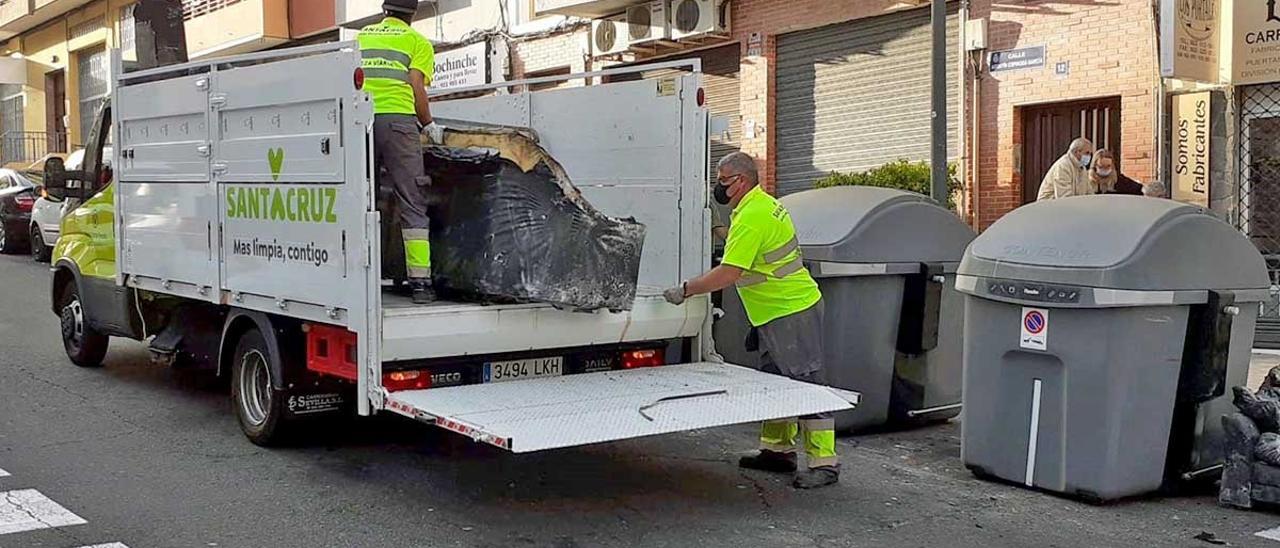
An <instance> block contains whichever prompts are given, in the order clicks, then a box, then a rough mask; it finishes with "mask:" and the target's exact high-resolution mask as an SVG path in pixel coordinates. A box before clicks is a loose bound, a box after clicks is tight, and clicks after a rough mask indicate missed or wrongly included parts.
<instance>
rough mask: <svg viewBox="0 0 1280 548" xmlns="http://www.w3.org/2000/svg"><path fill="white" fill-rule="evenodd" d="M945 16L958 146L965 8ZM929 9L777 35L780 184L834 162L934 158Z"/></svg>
mask: <svg viewBox="0 0 1280 548" xmlns="http://www.w3.org/2000/svg"><path fill="white" fill-rule="evenodd" d="M948 13H949V15H948V17H947V73H948V78H947V84H948V90H947V93H948V97H947V103H948V109H947V111H948V112H947V117H948V118H947V130H948V132H947V133H948V136H947V145H948V147H947V149H948V157H949V158H953V159H954V158H956V157H957V154H958V152H959V150H960V139H959V130H958V128H959V119H960V112H959V108H958V104H959V103H958V96H959V93H960V82H961V75H960V74H959V54H960V41H959V18H958V17H957V16H956V2H952V3H951V6H949V12H948ZM931 47H932V36H931V25H930V10H929V9H928V8H923V9H913V10H910V11H904V12H900V13H894V14H889V15H882V16H877V17H871V18H866V19H859V20H856V21H850V22H847V23H838V24H835V25H828V26H825V27H820V28H817V29H812V30H805V31H798V32H793V33H788V34H783V35H780V36H779V37H778V47H777V53H778V61H777V73H776V82H777V86H776V89H777V92H776V97H777V103H776V110H775V113H776V121H775V128H774V129H775V134H776V138H777V140H776V143H777V152H776V155H775V157H776V168H777V183H778V192H779V194H787V193H791V192H797V191H800V190H806V189H809V188H813V184H814V181H816V180H817V179H819V178H821V177H823V176H825V175H826V174H827V173H829V172H831V171H843V172H856V171H865V170H868V169H871V168H874V167H877V166H880V165H883V164H885V163H887V162H891V161H893V160H897V159H907V160H928V159H929V153H930V147H929V135H930V125H931V112H932V110H931V106H930V87H929V86H930V51H931Z"/></svg>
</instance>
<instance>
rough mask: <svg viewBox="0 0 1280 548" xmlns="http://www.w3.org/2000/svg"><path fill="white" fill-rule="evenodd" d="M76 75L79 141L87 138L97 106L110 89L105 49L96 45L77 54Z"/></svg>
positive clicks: (105, 97)
mask: <svg viewBox="0 0 1280 548" xmlns="http://www.w3.org/2000/svg"><path fill="white" fill-rule="evenodd" d="M76 70H77V73H76V74H77V76H78V77H79V78H80V85H79V88H78V89H79V92H80V99H79V101H80V141H81V142H82V143H83V142H84V141H85V140H87V139H88V138H89V130H90V129H91V128H92V127H93V119H94V117H95V116H96V115H97V113H98V106H99V105H101V104H102V103H103V101H105V100H106V99H107V94H108V93H110V91H111V79H110V71H109V69H108V68H107V50H106V48H103V47H97V48H94V49H90V50H85V51H81V52H79V53H78V54H77V62H76Z"/></svg>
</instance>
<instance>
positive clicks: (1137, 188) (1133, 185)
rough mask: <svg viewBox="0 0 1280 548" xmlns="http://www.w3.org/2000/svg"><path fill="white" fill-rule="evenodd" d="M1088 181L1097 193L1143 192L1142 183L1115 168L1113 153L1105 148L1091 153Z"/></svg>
mask: <svg viewBox="0 0 1280 548" xmlns="http://www.w3.org/2000/svg"><path fill="white" fill-rule="evenodd" d="M1089 183H1090V186H1092V187H1093V188H1095V189H1097V192H1098V194H1132V195H1134V196H1142V194H1143V192H1142V191H1143V186H1142V183H1139V182H1137V181H1135V180H1133V179H1130V178H1128V177H1125V176H1124V174H1123V173H1120V170H1118V169H1116V157H1115V154H1113V153H1112V152H1111V151H1110V150H1108V149H1105V148H1104V149H1101V150H1099V151H1098V152H1097V153H1095V154H1094V155H1093V165H1091V166H1090V167H1089Z"/></svg>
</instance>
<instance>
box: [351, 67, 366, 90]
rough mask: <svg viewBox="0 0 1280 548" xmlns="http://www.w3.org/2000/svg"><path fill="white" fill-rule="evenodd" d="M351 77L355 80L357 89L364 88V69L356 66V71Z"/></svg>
mask: <svg viewBox="0 0 1280 548" xmlns="http://www.w3.org/2000/svg"><path fill="white" fill-rule="evenodd" d="M352 79H353V80H354V81H355V84H356V89H357V90H361V89H364V69H362V68H360V67H356V73H355V76H353V77H352Z"/></svg>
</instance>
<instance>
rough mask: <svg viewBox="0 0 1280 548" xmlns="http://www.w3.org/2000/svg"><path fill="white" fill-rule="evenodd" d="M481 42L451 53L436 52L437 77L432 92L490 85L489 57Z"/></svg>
mask: <svg viewBox="0 0 1280 548" xmlns="http://www.w3.org/2000/svg"><path fill="white" fill-rule="evenodd" d="M485 48H486V44H485V43H484V42H479V43H475V44H471V45H470V46H464V47H461V48H457V49H451V50H449V51H439V52H436V77H435V80H434V81H432V82H431V86H430V88H431V91H443V90H450V89H458V88H465V87H470V86H480V85H484V84H487V83H489V80H488V78H489V56H488V54H487V52H486V51H485Z"/></svg>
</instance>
